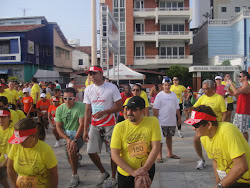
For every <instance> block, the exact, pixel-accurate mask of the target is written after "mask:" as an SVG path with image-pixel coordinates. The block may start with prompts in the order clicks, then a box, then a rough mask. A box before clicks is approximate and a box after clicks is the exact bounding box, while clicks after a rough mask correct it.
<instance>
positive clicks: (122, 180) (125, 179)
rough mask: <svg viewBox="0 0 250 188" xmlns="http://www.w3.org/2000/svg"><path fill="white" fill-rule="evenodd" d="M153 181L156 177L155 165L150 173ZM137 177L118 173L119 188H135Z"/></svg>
mask: <svg viewBox="0 0 250 188" xmlns="http://www.w3.org/2000/svg"><path fill="white" fill-rule="evenodd" d="M148 173H149V177H150V179H151V181H153V179H154V175H155V164H154V165H153V166H152V167H151V169H150V170H149V171H148ZM134 181H135V177H133V176H123V175H121V174H120V173H119V172H118V187H119V188H128V187H129V188H134V187H135V182H134Z"/></svg>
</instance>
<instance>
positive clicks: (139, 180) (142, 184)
mask: <svg viewBox="0 0 250 188" xmlns="http://www.w3.org/2000/svg"><path fill="white" fill-rule="evenodd" d="M150 185H151V179H150V177H149V176H148V175H146V176H137V177H136V178H135V188H150Z"/></svg>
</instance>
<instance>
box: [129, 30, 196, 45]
mask: <svg viewBox="0 0 250 188" xmlns="http://www.w3.org/2000/svg"><path fill="white" fill-rule="evenodd" d="M161 40H185V41H187V42H189V43H190V44H192V43H193V33H192V32H191V31H143V32H137V31H136V32H134V41H157V42H158V41H161Z"/></svg>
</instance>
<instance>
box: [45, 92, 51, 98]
mask: <svg viewBox="0 0 250 188" xmlns="http://www.w3.org/2000/svg"><path fill="white" fill-rule="evenodd" d="M50 98H51V94H50V92H48V93H47V94H46V99H49V100H50Z"/></svg>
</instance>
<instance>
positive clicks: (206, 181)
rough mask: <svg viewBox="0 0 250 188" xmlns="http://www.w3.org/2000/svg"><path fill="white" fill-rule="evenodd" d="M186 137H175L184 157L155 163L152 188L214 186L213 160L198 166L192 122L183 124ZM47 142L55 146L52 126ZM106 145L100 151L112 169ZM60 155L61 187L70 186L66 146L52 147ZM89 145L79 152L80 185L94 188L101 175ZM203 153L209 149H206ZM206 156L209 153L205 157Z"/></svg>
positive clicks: (178, 151)
mask: <svg viewBox="0 0 250 188" xmlns="http://www.w3.org/2000/svg"><path fill="white" fill-rule="evenodd" d="M182 131H183V135H184V138H179V137H177V136H175V137H173V152H174V154H176V155H178V156H180V157H181V159H179V160H177V159H167V158H164V162H163V163H161V164H158V163H156V173H155V178H154V181H153V183H152V186H151V187H152V188H164V187H168V188H186V187H190V188H191V187H192V188H195V187H197V188H198V187H204V188H206V187H212V185H214V184H215V183H214V174H213V169H212V161H211V160H206V163H207V167H206V168H205V169H204V170H202V171H200V170H196V169H195V167H196V162H197V160H198V158H197V156H196V154H195V150H194V148H193V136H194V131H193V130H192V127H191V126H188V125H185V124H183V128H182ZM46 142H47V143H48V144H49V145H51V147H53V146H54V142H55V140H54V136H53V134H52V132H51V129H50V130H49V133H48V135H47V138H46ZM104 148H105V147H103V150H102V154H101V155H100V157H101V160H102V163H103V165H104V167H105V169H106V170H107V171H108V172H109V173H111V169H110V158H109V156H108V155H107V154H106V152H105V150H104ZM53 149H54V152H55V154H56V157H57V159H58V161H59V162H58V171H59V187H60V188H64V187H67V186H68V184H69V181H70V178H71V170H70V166H69V164H68V162H67V160H66V158H65V154H64V148H63V147H60V148H53ZM85 150H86V145H84V146H83V148H82V149H81V151H80V153H81V154H82V156H83V159H82V161H81V164H82V166H81V167H80V168H79V171H78V174H79V176H80V180H81V183H80V185H79V186H78V187H86V188H92V187H95V186H94V185H95V182H96V181H95V180H96V178H97V176H98V175H99V171H98V170H97V168H96V167H95V166H94V164H93V163H92V161H91V160H90V158H89V157H88V155H87V154H86V152H85ZM163 156H166V144H164V145H163ZM204 156H206V153H205V152H204ZM206 159H207V157H206Z"/></svg>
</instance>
